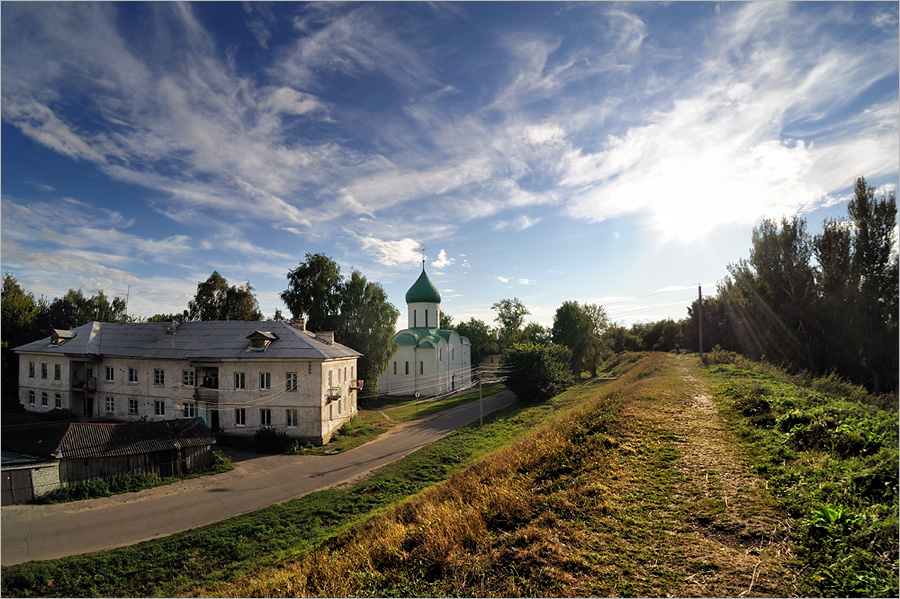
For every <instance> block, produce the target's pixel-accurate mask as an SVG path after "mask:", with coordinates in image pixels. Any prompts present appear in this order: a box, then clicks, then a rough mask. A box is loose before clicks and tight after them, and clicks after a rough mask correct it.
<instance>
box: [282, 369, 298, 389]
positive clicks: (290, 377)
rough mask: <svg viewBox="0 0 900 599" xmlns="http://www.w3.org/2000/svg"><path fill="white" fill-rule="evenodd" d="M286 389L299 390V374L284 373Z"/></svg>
mask: <svg viewBox="0 0 900 599" xmlns="http://www.w3.org/2000/svg"><path fill="white" fill-rule="evenodd" d="M284 388H285V390H286V391H296V390H297V373H296V372H285V373H284Z"/></svg>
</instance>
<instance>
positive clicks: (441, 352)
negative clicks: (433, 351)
mask: <svg viewBox="0 0 900 599" xmlns="http://www.w3.org/2000/svg"><path fill="white" fill-rule="evenodd" d="M443 361H444V349H443V348H441V349H439V350H438V362H443Z"/></svg>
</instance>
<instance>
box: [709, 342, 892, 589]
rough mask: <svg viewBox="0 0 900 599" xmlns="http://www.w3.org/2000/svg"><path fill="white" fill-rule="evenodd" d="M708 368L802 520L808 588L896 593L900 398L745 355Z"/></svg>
mask: <svg viewBox="0 0 900 599" xmlns="http://www.w3.org/2000/svg"><path fill="white" fill-rule="evenodd" d="M723 362H724V361H723ZM708 372H709V374H710V380H711V381H714V382H715V384H716V391H717V395H718V396H719V397H720V398H722V399H723V400H724V403H723V405H724V406H725V411H724V413H725V414H726V416H727V417H728V419H729V421H730V423H731V425H732V426H733V427H734V428H735V430H736V431H737V432H738V434H739V435H740V436H741V438H742V441H743V443H744V444H745V447H746V450H747V452H748V455H749V456H750V459H751V460H752V462H753V468H754V469H755V471H756V472H757V473H758V474H759V475H760V476H762V477H764V478H765V479H766V480H767V481H768V485H769V487H770V489H772V491H773V494H774V495H775V496H776V497H778V498H779V501H780V503H781V505H782V506H783V508H784V509H785V510H787V512H788V513H789V514H790V515H791V516H792V517H793V518H794V524H793V535H792V538H793V541H794V545H795V550H796V551H797V554H798V556H799V557H800V558H801V559H802V560H803V561H804V562H805V564H806V567H805V568H804V569H803V570H802V572H801V576H800V580H799V582H800V584H801V588H802V589H803V590H804V591H805V592H806V593H808V594H811V595H825V596H889V597H895V596H897V593H898V578H897V563H898V534H897V533H898V519H897V514H898V419H897V411H896V399H894V401H893V402H886V401H885V399H884V396H879V397H876V398H867V397H865V396H862V395H860V393H859V390H858V388H854V387H852V386H847V385H846V384H838V385H835V384H834V381H833V380H829V378H826V379H824V380H819V381H813V382H811V384H809V385H804V386H801V385H798V384H797V382H798V379H797V378H796V377H791V376H788V375H786V374H784V373H781V372H780V371H778V370H777V369H775V368H772V367H763V366H761V365H754V364H751V363H748V362H746V361H744V360H741V359H737V360H734V362H733V363H731V362H724V363H720V364H714V365H711V366H709V367H708ZM823 389H829V390H837V391H838V393H836V394H835V393H827V392H823V391H822V390H823ZM884 405H890V406H891V408H892V409H883V408H882V407H878V406H884Z"/></svg>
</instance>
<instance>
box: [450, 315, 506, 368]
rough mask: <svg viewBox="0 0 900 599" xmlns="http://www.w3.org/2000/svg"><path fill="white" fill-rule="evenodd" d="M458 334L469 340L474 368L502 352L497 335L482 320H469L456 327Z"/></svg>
mask: <svg viewBox="0 0 900 599" xmlns="http://www.w3.org/2000/svg"><path fill="white" fill-rule="evenodd" d="M456 332H457V333H459V335H460V336H461V337H466V338H467V339H468V340H469V345H470V351H471V359H472V366H477V365H479V364H481V363H482V362H483V361H484V357H485V356H486V355H488V354H494V353H497V352H499V351H500V348H499V346H498V344H497V335H496V334H495V333H494V332H493V331H492V330H491V328H490V327H489V326H488V325H487V324H485V322H484V321H482V320H478V319H477V318H474V317H472V318H469V320H467V321H466V322H461V323H459V324H458V325H457V326H456Z"/></svg>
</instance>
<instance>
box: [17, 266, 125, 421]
mask: <svg viewBox="0 0 900 599" xmlns="http://www.w3.org/2000/svg"><path fill="white" fill-rule="evenodd" d="M0 306H2V314H0V327H2V331H0V337H2V373H3V374H2V383H0V386H2V389H3V405H4V409H5V410H8V409H21V408H20V406H19V400H18V388H19V358H18V356H17V355H16V354H15V352H14V351H13V350H14V349H15V348H16V347H19V346H20V345H24V344H26V343H31V342H32V341H36V340H38V339H40V338H42V337H47V336H48V335H50V333H51V331H52V330H53V329H73V328H75V327H79V326H81V325H83V324H87V323H89V322H91V321H93V320H97V321H101V322H127V321H129V320H131V318H130V317H129V316H128V315H127V314H126V313H125V307H126V306H125V300H123V299H121V298H119V297H114V298H112V300H110V299H109V298H108V297H107V296H106V295H105V294H104V293H103V291H102V290H100V291H99V292H98V293H97V295H94V296H91V297H85V296H84V294H83V293H82V291H81V290H80V289H79V290H77V291H76V290H74V289H70V290H69V291H68V292H67V293H66V294H65V295H64V296H63V297H60V298H56V299H54V300H53V301H48V300H47V299H46V298H44V297H41V298H39V299H35V297H34V295H33V294H31V293H26V292H25V291H24V290H23V289H22V287H21V286H20V285H19V282H18V281H17V280H16V278H15V277H14V276H13V275H12V274H10V273H6V275H5V276H4V277H3V290H2V295H0Z"/></svg>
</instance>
